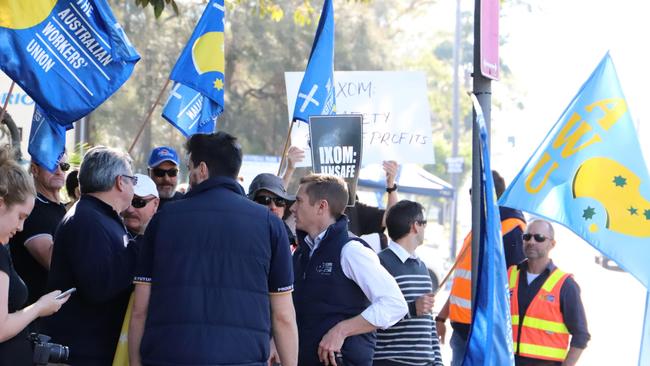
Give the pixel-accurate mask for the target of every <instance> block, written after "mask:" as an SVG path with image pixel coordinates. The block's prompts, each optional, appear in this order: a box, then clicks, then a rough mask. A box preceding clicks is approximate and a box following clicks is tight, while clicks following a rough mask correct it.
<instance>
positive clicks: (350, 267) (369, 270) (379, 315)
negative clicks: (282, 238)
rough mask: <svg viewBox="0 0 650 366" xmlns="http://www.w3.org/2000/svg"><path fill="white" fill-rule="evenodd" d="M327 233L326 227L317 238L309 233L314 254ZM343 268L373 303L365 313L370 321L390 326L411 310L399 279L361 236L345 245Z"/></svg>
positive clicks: (365, 317) (381, 326)
mask: <svg viewBox="0 0 650 366" xmlns="http://www.w3.org/2000/svg"><path fill="white" fill-rule="evenodd" d="M326 233H327V230H325V231H323V232H322V233H320V234H319V235H318V236H317V237H316V239H315V240H312V239H311V238H310V237H309V236H307V237H305V242H306V243H307V245H308V246H309V248H310V252H309V257H310V258H311V256H312V255H313V254H314V251H315V250H316V249H317V248H318V246H319V245H320V242H321V241H322V240H323V237H324V236H325V234H326ZM341 269H342V270H343V274H344V275H345V277H347V278H349V279H350V280H352V281H354V283H356V284H357V285H358V286H359V288H361V291H363V293H364V294H365V295H366V297H367V298H368V299H369V300H370V306H368V307H367V308H366V309H365V310H364V311H363V312H362V313H361V316H362V317H363V318H364V319H365V320H367V321H368V322H369V323H370V324H372V325H374V326H375V327H377V328H381V329H387V328H389V327H391V326H392V325H393V324H395V323H397V322H398V321H399V320H401V319H402V318H404V315H406V313H408V305H407V304H406V300H404V296H403V295H402V292H401V291H400V289H399V286H398V285H397V282H395V279H394V278H393V276H391V275H390V273H388V271H387V270H386V269H385V268H384V267H383V266H382V265H381V263H380V262H379V257H377V254H375V252H373V251H372V249H370V248H368V247H366V246H364V245H363V244H361V242H359V241H357V240H350V241H348V242H347V243H346V244H345V245H344V246H343V249H341Z"/></svg>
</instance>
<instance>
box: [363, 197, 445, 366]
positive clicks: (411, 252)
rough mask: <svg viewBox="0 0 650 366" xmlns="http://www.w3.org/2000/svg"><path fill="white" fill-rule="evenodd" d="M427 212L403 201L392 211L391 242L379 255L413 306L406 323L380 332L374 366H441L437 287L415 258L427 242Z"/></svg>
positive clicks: (388, 221) (389, 221)
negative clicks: (433, 312)
mask: <svg viewBox="0 0 650 366" xmlns="http://www.w3.org/2000/svg"><path fill="white" fill-rule="evenodd" d="M426 224H427V221H426V220H425V219H424V215H423V208H422V205H420V204H419V203H417V202H413V201H407V200H403V201H400V202H398V203H397V204H395V205H394V206H393V207H391V208H390V209H389V210H388V212H387V216H386V227H387V228H388V235H389V236H390V238H391V241H390V243H389V245H388V248H386V249H384V250H383V251H381V252H380V253H379V260H380V261H381V264H382V265H383V266H384V267H385V268H386V270H388V272H389V273H390V274H391V275H392V276H393V277H395V280H396V281H397V284H398V285H399V287H400V290H401V291H402V294H403V295H404V298H405V299H406V302H407V303H408V306H409V312H408V314H406V316H405V317H404V319H402V320H400V321H399V322H398V323H397V324H395V325H393V326H392V327H390V328H388V329H386V330H381V329H379V330H378V331H377V346H376V348H375V356H374V363H373V365H374V366H404V365H414V366H441V365H442V358H441V356H440V343H439V340H438V333H437V331H436V324H435V322H434V321H433V317H432V315H431V309H432V308H433V303H434V301H433V293H432V292H433V287H432V283H431V277H429V271H428V270H427V267H426V265H425V264H424V263H423V262H422V261H421V260H420V259H419V258H418V257H417V255H416V254H415V248H417V247H418V246H419V245H421V244H422V242H423V241H424V229H425V227H426Z"/></svg>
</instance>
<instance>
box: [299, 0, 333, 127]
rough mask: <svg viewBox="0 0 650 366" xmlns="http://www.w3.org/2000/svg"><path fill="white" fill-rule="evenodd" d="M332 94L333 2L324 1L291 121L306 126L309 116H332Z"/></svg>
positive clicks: (330, 0)
mask: <svg viewBox="0 0 650 366" xmlns="http://www.w3.org/2000/svg"><path fill="white" fill-rule="evenodd" d="M334 91H335V90H334V6H333V5H332V0H325V3H324V4H323V11H322V12H321V14H320V20H319V21H318V29H317V30H316V36H315V37H314V44H313V45H312V47H311V54H310V55H309V62H308V63H307V69H306V70H305V75H304V76H303V78H302V82H301V83H300V89H299V90H298V96H297V98H296V106H295V107H294V109H293V119H294V120H300V121H304V122H309V116H318V115H330V114H334V113H335V112H336V100H335V98H334Z"/></svg>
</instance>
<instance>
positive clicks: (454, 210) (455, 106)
mask: <svg viewBox="0 0 650 366" xmlns="http://www.w3.org/2000/svg"><path fill="white" fill-rule="evenodd" d="M460 1H461V0H456V31H455V35H454V84H453V93H452V119H451V157H452V159H457V158H458V128H459V124H460V121H459V119H460V101H459V100H458V98H459V97H460V80H459V76H458V68H459V67H460V28H461V27H460ZM460 173H462V170H461V172H458V173H457V172H456V170H452V171H451V172H450V175H451V185H452V187H454V197H453V201H452V203H451V235H450V238H451V245H450V246H449V248H450V251H449V258H451V260H452V261H454V260H455V259H456V250H457V243H458V238H457V234H458V229H457V227H456V226H457V222H458V188H459V187H458V183H459V182H458V181H459V175H460Z"/></svg>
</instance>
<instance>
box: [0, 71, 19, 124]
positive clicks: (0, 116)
mask: <svg viewBox="0 0 650 366" xmlns="http://www.w3.org/2000/svg"><path fill="white" fill-rule="evenodd" d="M14 85H16V82H15V81H13V80H12V81H11V85H10V86H9V92H8V93H7V97H6V98H5V102H4V104H3V105H2V111H0V123H2V121H4V118H5V113H6V112H7V105H8V104H9V98H11V93H13V91H14Z"/></svg>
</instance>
